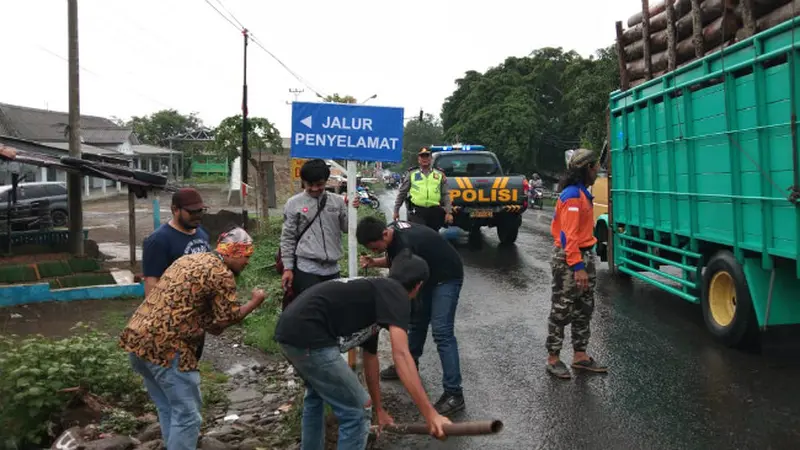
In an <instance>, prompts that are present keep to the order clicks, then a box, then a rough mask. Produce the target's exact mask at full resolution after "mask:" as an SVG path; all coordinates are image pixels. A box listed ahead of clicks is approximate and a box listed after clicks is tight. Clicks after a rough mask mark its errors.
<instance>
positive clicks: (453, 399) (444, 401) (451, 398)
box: [433, 392, 466, 416]
mask: <svg viewBox="0 0 800 450" xmlns="http://www.w3.org/2000/svg"><path fill="white" fill-rule="evenodd" d="M465 407H466V405H465V404H464V395H463V394H448V393H447V392H445V393H444V394H442V396H441V397H439V400H438V401H437V402H436V404H434V405H433V408H434V409H435V410H436V412H438V413H439V414H441V415H443V416H449V415H451V414H455V413H457V412H459V411H463V410H464V408H465Z"/></svg>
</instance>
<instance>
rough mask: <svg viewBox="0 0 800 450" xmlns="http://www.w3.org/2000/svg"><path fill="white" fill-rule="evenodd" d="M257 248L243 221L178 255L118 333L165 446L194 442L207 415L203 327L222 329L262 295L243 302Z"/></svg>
mask: <svg viewBox="0 0 800 450" xmlns="http://www.w3.org/2000/svg"><path fill="white" fill-rule="evenodd" d="M252 254H253V239H252V238H250V236H249V235H248V234H247V232H246V231H244V230H243V229H241V228H238V227H235V228H232V229H230V230H228V231H226V232H224V233H222V234H221V235H220V237H219V239H218V241H217V248H216V250H214V251H212V252H207V253H195V254H189V255H185V256H182V257H180V258H178V259H177V260H176V261H175V262H174V263H172V265H170V266H169V268H168V269H167V270H166V271H165V272H164V274H163V275H162V276H161V278H160V279H159V280H158V283H156V285H155V286H154V287H153V288H152V289H151V290H150V292H149V293H148V294H147V297H146V298H145V300H144V302H142V304H141V305H140V306H139V308H138V309H137V310H136V311H135V312H134V313H133V316H132V317H131V319H130V321H129V322H128V325H127V326H126V327H125V329H124V330H123V331H122V335H121V336H120V346H121V347H122V348H123V349H124V350H125V351H126V352H128V354H129V358H130V361H131V365H132V366H133V369H134V370H135V371H136V372H137V373H139V374H140V375H141V376H142V378H143V379H144V384H145V387H146V388H147V392H148V394H149V395H150V398H151V399H152V400H153V403H155V405H156V409H157V410H158V420H159V423H160V424H161V435H162V436H163V438H164V443H165V446H166V448H167V450H188V449H191V450H194V449H196V448H197V440H198V437H199V435H200V425H201V423H202V416H201V415H200V411H201V406H202V405H201V396H200V372H199V371H198V367H197V365H198V361H197V348H198V346H199V345H201V343H202V340H203V337H204V336H205V333H206V332H209V333H211V334H215V335H218V334H220V333H222V331H223V330H224V329H225V328H227V327H229V326H231V325H233V324H235V323H238V322H239V321H241V320H242V319H244V318H245V317H246V316H247V315H248V314H250V313H251V312H252V311H253V310H255V309H256V308H258V307H259V306H260V305H261V303H262V302H263V301H264V298H265V295H264V291H262V290H260V289H255V290H253V293H252V298H251V299H250V301H249V302H248V303H247V304H246V305H244V306H240V305H239V304H238V303H237V301H236V275H238V274H239V273H241V272H242V270H244V268H245V267H246V266H247V263H248V262H249V260H250V256H251V255H252Z"/></svg>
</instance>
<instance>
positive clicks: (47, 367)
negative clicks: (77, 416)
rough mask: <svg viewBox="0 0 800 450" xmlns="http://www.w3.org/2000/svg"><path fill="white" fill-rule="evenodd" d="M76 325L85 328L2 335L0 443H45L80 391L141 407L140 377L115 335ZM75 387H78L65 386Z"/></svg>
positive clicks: (12, 445)
mask: <svg viewBox="0 0 800 450" xmlns="http://www.w3.org/2000/svg"><path fill="white" fill-rule="evenodd" d="M76 326H77V327H80V328H83V329H84V331H86V332H84V333H80V334H78V335H76V336H72V337H69V338H66V339H60V340H53V339H49V338H45V337H42V336H36V337H32V338H28V339H25V340H22V341H15V340H12V339H11V338H10V337H5V336H0V374H2V375H0V399H3V400H2V401H3V407H2V408H0V444H5V445H6V446H8V447H11V448H14V447H21V446H25V445H31V444H41V443H42V441H43V439H44V438H45V437H46V436H47V431H48V429H49V428H50V427H52V425H53V423H54V421H55V419H57V418H58V415H59V414H60V413H62V412H63V411H64V410H65V409H66V408H67V407H68V406H69V404H70V402H72V401H73V400H74V399H75V396H76V395H80V393H79V392H80V391H83V392H89V393H92V394H94V395H97V396H99V397H101V398H102V399H103V400H105V401H107V402H114V403H115V404H117V405H129V406H132V407H135V408H139V409H141V408H142V405H144V404H145V403H146V399H147V394H146V392H145V390H144V387H143V385H142V382H141V379H140V378H139V376H138V375H136V374H135V373H134V372H133V371H132V370H131V368H130V365H129V363H128V357H127V355H126V354H125V353H124V352H123V351H122V350H121V349H120V348H119V347H118V346H117V341H116V339H114V338H111V337H109V336H108V335H104V334H101V333H97V332H95V331H92V330H89V329H88V328H86V327H84V326H82V325H80V324H78V325H76ZM76 387H77V388H79V389H80V391H79V392H77V393H76V392H63V391H62V390H63V389H67V388H76ZM40 446H41V445H40Z"/></svg>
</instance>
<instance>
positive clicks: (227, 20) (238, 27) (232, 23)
mask: <svg viewBox="0 0 800 450" xmlns="http://www.w3.org/2000/svg"><path fill="white" fill-rule="evenodd" d="M205 2H206V3H208V6H210V7H212V8H213V9H214V11H216V12H217V14H219V16H220V17H222V18H223V19H225V21H226V22H228V23H229V24H231V26H232V27H233V28H236V29H237V30H239V31H244V30H243V28H244V27H240V26H238V25H236V24H235V23H234V22H233V21H232V20H231V19H230V18H229V17H228V16H226V15H225V14H223V13H222V11H220V10H219V9H217V7H216V6H214V4H213V3H211V1H210V0H205Z"/></svg>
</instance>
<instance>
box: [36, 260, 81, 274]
mask: <svg viewBox="0 0 800 450" xmlns="http://www.w3.org/2000/svg"><path fill="white" fill-rule="evenodd" d="M36 266H37V267H38V268H39V275H40V276H41V277H42V278H50V277H63V276H66V275H70V274H72V269H71V268H70V267H69V263H68V262H67V261H43V262H40V263H38V264H36Z"/></svg>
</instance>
